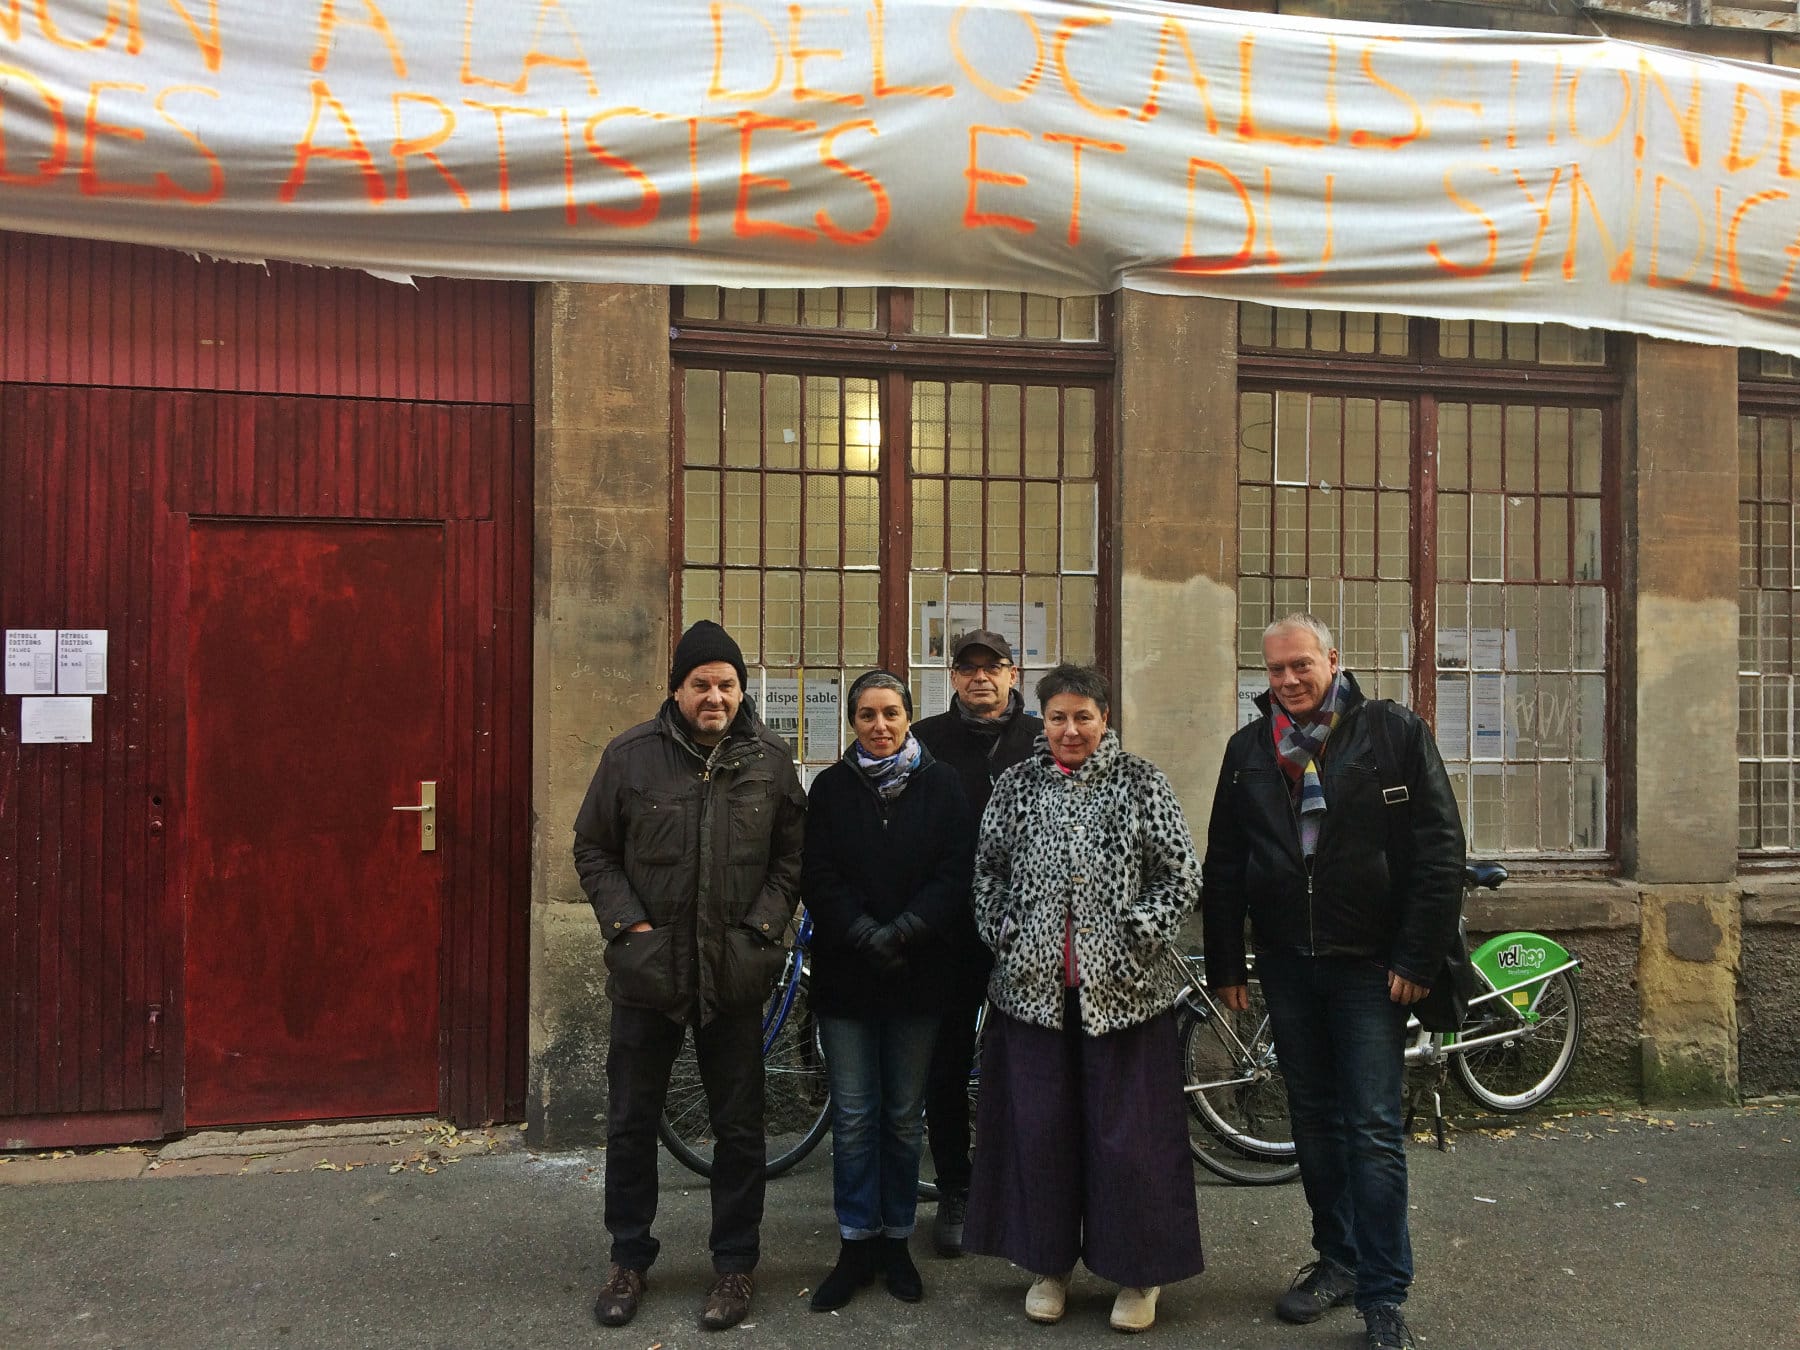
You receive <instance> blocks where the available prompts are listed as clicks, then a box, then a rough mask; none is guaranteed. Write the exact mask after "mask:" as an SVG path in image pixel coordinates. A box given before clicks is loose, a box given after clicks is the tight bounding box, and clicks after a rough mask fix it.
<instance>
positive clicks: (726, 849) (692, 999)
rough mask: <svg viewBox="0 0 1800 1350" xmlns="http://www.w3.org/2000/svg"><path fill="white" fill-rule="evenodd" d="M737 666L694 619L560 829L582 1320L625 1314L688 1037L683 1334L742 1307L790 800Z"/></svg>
mask: <svg viewBox="0 0 1800 1350" xmlns="http://www.w3.org/2000/svg"><path fill="white" fill-rule="evenodd" d="M745 678H746V672H745V669H744V657H743V653H742V652H741V651H740V650H739V648H738V645H737V643H736V642H734V641H733V640H732V639H731V637H730V635H729V634H727V633H726V632H725V630H724V629H723V628H721V627H719V625H717V624H716V623H711V622H708V621H706V620H702V621H701V622H699V623H697V624H695V625H694V626H693V627H692V628H690V629H688V631H687V632H686V633H684V634H683V635H682V638H681V641H680V643H679V644H678V645H677V646H676V648H675V659H674V661H673V663H672V664H671V666H670V669H669V697H668V699H667V701H665V702H664V704H663V706H662V709H661V711H660V712H658V713H657V715H656V716H655V717H653V718H651V719H650V720H649V721H648V722H644V723H641V724H639V725H638V726H635V727H632V728H631V729H630V730H629V731H625V732H622V733H621V734H620V735H618V736H617V737H615V738H614V739H613V741H612V743H611V744H609V745H608V746H607V747H606V751H605V753H604V754H602V755H601V757H600V767H599V768H598V769H597V770H596V771H595V773H594V781H593V782H592V783H591V784H590V785H589V787H588V792H587V799H586V800H585V801H583V802H582V804H581V810H580V812H579V814H578V815H577V816H576V818H575V869H576V871H577V872H578V873H580V875H581V885H582V889H583V890H585V891H586V892H587V897H588V900H589V902H590V903H591V904H592V905H593V907H594V913H595V915H596V916H597V917H598V918H599V920H600V927H601V930H602V932H604V934H605V935H606V939H607V945H606V970H607V980H606V993H607V997H608V998H610V999H611V1000H612V1023H611V1033H610V1043H609V1046H608V1049H607V1056H606V1082H607V1127H606V1227H607V1231H608V1232H610V1233H611V1234H612V1252H611V1258H610V1259H611V1267H610V1269H609V1270H608V1272H607V1278H606V1283H605V1285H604V1286H603V1287H602V1288H601V1291H600V1297H599V1300H598V1301H597V1302H596V1303H595V1305H594V1315H595V1316H596V1317H597V1318H598V1319H599V1321H600V1322H601V1323H602V1325H605V1326H623V1325H624V1324H625V1323H627V1322H629V1321H630V1320H631V1319H632V1317H633V1315H634V1314H635V1313H636V1312H637V1306H638V1301H639V1299H640V1298H641V1296H642V1294H643V1291H644V1288H645V1282H646V1275H647V1272H648V1271H649V1269H650V1265H651V1263H652V1262H653V1261H654V1260H655V1259H656V1253H657V1250H658V1247H659V1244H658V1242H657V1240H656V1239H655V1238H654V1237H652V1236H651V1233H650V1225H651V1220H652V1219H653V1217H654V1216H655V1213H656V1200H657V1186H656V1164H657V1156H656V1147H657V1141H656V1122H657V1118H658V1117H659V1116H660V1115H661V1114H662V1109H663V1100H664V1098H665V1096H666V1095H667V1093H668V1088H669V1072H670V1069H671V1067H672V1066H673V1064H674V1062H675V1057H676V1055H677V1054H678V1053H679V1052H680V1050H681V1044H682V1041H683V1039H684V1038H685V1036H686V1034H687V1031H688V1029H689V1028H691V1029H692V1031H693V1036H694V1051H695V1056H696V1058H697V1059H698V1061H699V1068H700V1080H701V1083H702V1085H703V1086H704V1087H705V1089H706V1096H707V1103H708V1106H709V1107H710V1110H711V1113H712V1119H713V1124H714V1126H715V1128H716V1130H717V1141H716V1143H715V1145H714V1150H713V1175H712V1214H713V1223H712V1236H711V1246H712V1256H713V1269H714V1271H715V1272H716V1274H717V1277H718V1278H717V1280H716V1281H715V1283H714V1285H713V1287H712V1290H711V1292H710V1293H709V1294H708V1296H707V1299H706V1303H705V1305H704V1307H703V1309H702V1311H701V1315H700V1324H701V1325H702V1326H703V1327H705V1328H706V1329H708V1330H712V1331H718V1330H723V1329H724V1328H726V1327H729V1326H734V1325H736V1324H737V1323H738V1322H740V1321H742V1320H743V1318H744V1316H745V1315H746V1314H747V1313H748V1312H749V1311H750V1298H751V1293H752V1282H751V1272H752V1271H753V1270H754V1269H755V1268H756V1262H757V1256H758V1230H759V1228H760V1225H761V1223H762V1213H763V1166H764V1162H765V1157H766V1145H765V1139H764V1131H763V1126H764V1120H763V1065H762V1007H763V1002H764V1000H765V999H766V998H767V997H768V994H769V990H770V988H771V986H772V985H773V984H774V982H775V979H776V977H777V976H778V975H779V974H780V972H781V969H782V963H783V959H784V953H783V950H782V941H783V938H784V936H785V934H786V932H787V926H788V920H789V919H790V918H792V916H793V913H794V905H795V900H796V896H797V894H798V891H799V877H800V849H801V842H802V841H801V832H802V826H803V821H804V817H805V811H806V799H805V796H804V795H803V794H802V792H801V790H800V782H799V779H798V777H797V776H796V774H795V772H794V764H793V760H792V758H791V757H790V754H789V751H788V747H787V745H786V744H785V743H784V742H783V741H782V740H780V739H779V738H778V737H777V736H776V735H775V734H774V733H773V732H771V731H770V730H769V729H768V728H767V727H765V726H764V725H763V724H762V722H760V721H759V720H758V719H757V717H756V715H755V713H754V712H752V711H751V710H750V708H748V707H746V706H744V684H745Z"/></svg>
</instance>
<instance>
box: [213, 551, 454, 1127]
mask: <svg viewBox="0 0 1800 1350" xmlns="http://www.w3.org/2000/svg"><path fill="white" fill-rule="evenodd" d="M444 545H445V538H444V529H443V527H442V526H438V525H415V524H364V523H350V522H329V523H314V522H308V523H302V522H286V521H263V520H256V521H195V522H194V523H193V525H192V533H191V536H190V555H189V602H188V603H189V609H188V663H187V669H188V679H187V736H188V756H187V789H188V812H189V816H188V827H187V838H188V841H189V843H188V865H187V874H188V888H187V916H186V919H187V954H186V1003H187V1006H186V1019H185V1041H186V1092H187V1110H186V1119H187V1123H188V1124H189V1125H218V1124H245V1123H250V1122H255V1121H268V1120H302V1119H309V1120H317V1119H322V1118H330V1117H341V1116H379V1115H398V1114H408V1113H425V1114H430V1113H432V1112H435V1111H436V1110H437V1109H438V1106H439V1060H440V1056H439V1035H438V1032H439V1008H440V990H439V970H440V939H439V934H440V933H441V931H442V908H443V896H442V889H443V873H442V868H441V866H440V863H439V859H440V858H441V857H442V856H443V855H442V854H441V853H438V852H425V851H423V850H422V849H421V831H420V821H421V817H420V815H418V814H416V813H410V812H397V811H395V810H394V809H393V808H394V807H395V806H406V805H412V804H416V803H418V802H419V800H420V787H419V785H420V783H421V781H429V780H442V779H443V778H444V766H445V763H446V755H445V744H444V726H443V721H444V712H443V710H444V704H445V698H444V670H445V666H444V607H445V605H444V596H445V590H444V567H445V548H444ZM446 786H447V785H446ZM440 800H441V799H440ZM444 814H445V813H444V812H443V811H440V812H439V813H438V817H439V818H441V817H443V816H444ZM436 833H438V831H437V830H434V835H435V834H436Z"/></svg>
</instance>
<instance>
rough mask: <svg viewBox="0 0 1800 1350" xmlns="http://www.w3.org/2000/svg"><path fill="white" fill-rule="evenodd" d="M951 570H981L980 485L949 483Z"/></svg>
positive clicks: (966, 482)
mask: <svg viewBox="0 0 1800 1350" xmlns="http://www.w3.org/2000/svg"><path fill="white" fill-rule="evenodd" d="M949 516H950V520H949V524H950V569H951V570H952V571H954V572H979V571H980V570H981V483H980V481H979V480H976V481H973V482H969V481H961V480H952V481H951V483H950V512H949Z"/></svg>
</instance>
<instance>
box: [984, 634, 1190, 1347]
mask: <svg viewBox="0 0 1800 1350" xmlns="http://www.w3.org/2000/svg"><path fill="white" fill-rule="evenodd" d="M1037 694H1038V701H1039V703H1040V704H1041V705H1042V707H1043V710H1044V728H1045V731H1044V735H1043V736H1041V737H1039V739H1038V743H1037V746H1036V747H1035V749H1034V751H1033V753H1032V755H1031V757H1030V758H1029V759H1027V760H1026V761H1025V762H1024V763H1023V764H1019V765H1016V766H1015V767H1013V768H1012V769H1009V770H1008V771H1007V772H1006V773H1005V775H1004V776H1002V777H1001V779H1000V781H999V783H998V784H996V785H995V788H994V795H993V797H992V799H991V800H990V801H989V803H988V807H987V811H986V813H985V814H984V815H983V817H982V822H981V841H980V845H979V848H978V852H977V854H976V861H975V920H976V924H977V926H978V927H979V928H980V930H981V936H982V939H983V940H984V941H985V942H987V944H988V945H989V946H990V947H992V948H993V950H994V959H995V964H994V974H993V979H992V982H991V984H990V985H989V996H990V998H991V999H992V1001H993V1005H994V1015H993V1016H992V1017H991V1018H990V1019H989V1021H988V1027H987V1037H986V1040H985V1041H984V1042H983V1046H982V1058H981V1101H980V1105H979V1107H978V1111H979V1115H978V1118H977V1122H976V1137H977V1139H978V1140H979V1142H980V1147H979V1148H978V1149H977V1151H976V1154H975V1168H974V1177H973V1179H972V1181H971V1185H970V1193H969V1216H968V1227H967V1230H966V1232H965V1237H964V1246H965V1248H966V1249H967V1250H969V1251H975V1252H983V1253H986V1254H988V1255H992V1256H1001V1257H1005V1258H1006V1259H1007V1260H1009V1261H1011V1262H1013V1263H1014V1264H1016V1265H1019V1266H1022V1267H1024V1268H1025V1269H1026V1270H1029V1271H1031V1272H1033V1274H1034V1276H1035V1277H1036V1278H1035V1279H1034V1282H1033V1283H1032V1286H1031V1289H1030V1292H1029V1293H1028V1294H1027V1295H1026V1299H1025V1312H1026V1315H1027V1316H1028V1317H1030V1318H1032V1319H1033V1320H1034V1321H1039V1322H1054V1321H1056V1320H1057V1319H1059V1318H1060V1317H1061V1316H1062V1311H1063V1303H1064V1297H1065V1294H1066V1291H1067V1288H1068V1281H1069V1275H1070V1272H1071V1270H1072V1268H1073V1266H1074V1264H1075V1262H1076V1260H1077V1259H1080V1260H1082V1261H1084V1262H1085V1263H1086V1264H1087V1267H1088V1269H1089V1270H1091V1271H1093V1272H1094V1273H1095V1274H1096V1275H1099V1276H1100V1277H1101V1278H1102V1279H1105V1280H1110V1281H1112V1282H1113V1283H1115V1284H1118V1285H1119V1286H1121V1287H1120V1290H1119V1294H1118V1298H1117V1300H1116V1301H1115V1303H1114V1305H1113V1313H1112V1323H1113V1325H1114V1326H1115V1327H1117V1328H1119V1329H1120V1330H1124V1331H1141V1330H1143V1329H1145V1328H1146V1327H1148V1326H1150V1325H1151V1324H1152V1323H1153V1322H1154V1320H1155V1316H1156V1301H1157V1297H1158V1294H1159V1292H1160V1286H1162V1285H1165V1284H1171V1283H1173V1282H1175V1281H1176V1280H1181V1279H1186V1278H1187V1277H1189V1276H1191V1275H1196V1274H1198V1273H1199V1272H1200V1269H1201V1266H1202V1264H1203V1262H1202V1258H1201V1252H1200V1233H1199V1220H1198V1217H1197V1214H1196V1211H1195V1205H1194V1173H1193V1162H1192V1160H1191V1159H1190V1157H1189V1156H1188V1150H1187V1125H1186V1120H1185V1109H1186V1108H1185V1106H1184V1104H1183V1097H1182V1091H1181V1087H1182V1084H1181V1064H1180V1053H1179V1050H1178V1048H1177V1045H1176V1037H1175V1018H1174V1013H1173V1012H1172V1010H1171V1009H1172V1005H1173V1003H1174V999H1175V992H1176V986H1175V983H1174V981H1173V980H1172V978H1171V977H1170V976H1169V975H1167V974H1166V973H1164V963H1163V961H1162V946H1163V943H1164V942H1166V941H1167V940H1168V939H1169V938H1171V937H1173V936H1174V935H1175V933H1176V931H1177V930H1178V928H1179V927H1180V924H1181V920H1182V918H1183V916H1184V915H1185V914H1186V913H1187V912H1188V911H1189V910H1190V909H1191V908H1192V907H1193V905H1194V903H1195V901H1196V900H1197V899H1198V897H1199V892H1200V864H1199V859H1198V858H1197V857H1196V856H1195V853H1194V845H1193V840H1192V839H1191V837H1190V836H1189V834H1188V828H1187V821H1186V819H1185V817H1183V815H1182V812H1181V805H1180V803H1179V802H1178V801H1177V800H1176V798H1175V793H1174V790H1173V789H1172V788H1171V787H1170V786H1169V781H1168V779H1167V778H1165V777H1164V776H1163V774H1162V773H1161V771H1160V770H1158V769H1157V768H1156V766H1155V765H1153V764H1151V763H1149V762H1148V761H1147V760H1143V759H1140V758H1138V757H1137V756H1136V755H1131V754H1127V753H1126V752H1125V750H1124V749H1123V748H1121V746H1120V745H1119V738H1118V735H1117V733H1116V732H1113V731H1112V730H1110V729H1109V728H1108V727H1107V725H1106V723H1107V709H1108V702H1109V692H1108V686H1107V682H1106V678H1105V676H1103V675H1101V674H1100V673H1099V672H1098V671H1096V670H1093V669H1091V668H1088V667H1081V666H1066V665H1065V666H1058V667H1057V668H1056V669H1055V670H1053V671H1051V672H1050V674H1048V675H1046V676H1045V677H1044V678H1043V679H1042V680H1041V681H1039V683H1038V687H1037Z"/></svg>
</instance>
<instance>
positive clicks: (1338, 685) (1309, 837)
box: [1269, 672, 1344, 858]
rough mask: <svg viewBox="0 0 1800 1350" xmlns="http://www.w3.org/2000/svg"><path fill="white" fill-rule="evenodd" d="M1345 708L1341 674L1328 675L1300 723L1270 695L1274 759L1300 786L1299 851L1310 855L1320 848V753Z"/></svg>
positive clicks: (1322, 807)
mask: <svg viewBox="0 0 1800 1350" xmlns="http://www.w3.org/2000/svg"><path fill="white" fill-rule="evenodd" d="M1343 711H1344V677H1343V674H1342V673H1341V672H1340V673H1339V674H1337V675H1334V676H1332V677H1331V687H1330V688H1329V689H1327V690H1326V691H1325V697H1324V698H1322V699H1320V700H1319V707H1318V710H1317V711H1315V712H1314V713H1313V715H1312V720H1311V721H1310V722H1308V723H1307V724H1306V725H1304V726H1302V725H1301V724H1300V723H1298V722H1296V721H1295V720H1294V719H1293V718H1292V717H1290V716H1289V715H1288V710H1287V709H1286V708H1284V707H1282V706H1281V703H1280V701H1279V700H1278V699H1276V698H1274V697H1273V696H1271V697H1270V699H1269V712H1270V718H1269V720H1270V722H1271V724H1272V725H1273V727H1274V732H1275V759H1276V762H1277V763H1279V764H1280V765H1281V771H1282V772H1283V773H1285V774H1286V775H1287V776H1288V778H1289V779H1290V780H1291V781H1292V782H1294V783H1296V784H1297V785H1298V787H1299V802H1298V804H1297V806H1298V810H1299V815H1300V852H1301V853H1302V854H1304V855H1305V856H1306V857H1308V858H1310V857H1312V856H1313V854H1314V853H1316V852H1318V849H1319V831H1320V829H1321V828H1323V826H1324V824H1325V789H1324V787H1323V786H1321V784H1320V783H1319V756H1320V755H1322V754H1324V753H1325V741H1326V739H1327V738H1328V737H1329V736H1330V735H1331V729H1332V728H1333V727H1335V726H1336V725H1337V720H1338V717H1339V716H1340V715H1341V714H1342V713H1343Z"/></svg>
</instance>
